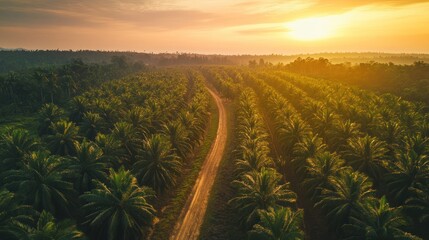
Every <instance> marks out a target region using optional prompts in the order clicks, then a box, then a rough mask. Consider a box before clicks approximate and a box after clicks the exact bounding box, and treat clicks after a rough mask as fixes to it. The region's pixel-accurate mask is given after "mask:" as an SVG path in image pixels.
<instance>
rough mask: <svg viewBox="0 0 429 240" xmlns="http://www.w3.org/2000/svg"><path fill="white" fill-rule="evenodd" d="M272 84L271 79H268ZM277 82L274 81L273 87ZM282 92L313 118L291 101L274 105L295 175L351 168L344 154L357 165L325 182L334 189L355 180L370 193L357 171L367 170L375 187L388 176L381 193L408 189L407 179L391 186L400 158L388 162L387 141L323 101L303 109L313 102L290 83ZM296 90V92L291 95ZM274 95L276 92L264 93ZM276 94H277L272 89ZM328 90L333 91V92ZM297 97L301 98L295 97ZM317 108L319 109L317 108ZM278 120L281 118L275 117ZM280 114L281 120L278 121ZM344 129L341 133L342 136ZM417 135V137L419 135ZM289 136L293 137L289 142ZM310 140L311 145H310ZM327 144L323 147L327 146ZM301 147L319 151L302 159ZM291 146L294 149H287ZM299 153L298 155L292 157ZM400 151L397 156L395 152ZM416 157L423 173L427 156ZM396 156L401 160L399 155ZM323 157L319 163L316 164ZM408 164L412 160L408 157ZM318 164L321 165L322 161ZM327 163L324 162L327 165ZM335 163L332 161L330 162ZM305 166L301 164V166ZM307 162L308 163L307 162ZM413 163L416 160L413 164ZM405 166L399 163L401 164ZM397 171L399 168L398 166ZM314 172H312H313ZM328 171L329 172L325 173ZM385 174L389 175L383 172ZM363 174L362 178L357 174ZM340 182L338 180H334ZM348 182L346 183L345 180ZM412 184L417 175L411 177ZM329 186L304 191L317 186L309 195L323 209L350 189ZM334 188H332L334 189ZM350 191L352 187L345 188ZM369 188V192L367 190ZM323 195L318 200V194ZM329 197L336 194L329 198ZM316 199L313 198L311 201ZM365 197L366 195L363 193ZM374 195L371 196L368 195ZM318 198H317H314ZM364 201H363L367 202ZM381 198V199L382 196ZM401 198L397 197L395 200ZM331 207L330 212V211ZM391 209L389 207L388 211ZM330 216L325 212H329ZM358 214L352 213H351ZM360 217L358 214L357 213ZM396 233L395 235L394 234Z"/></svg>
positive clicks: (352, 164)
mask: <svg viewBox="0 0 429 240" xmlns="http://www.w3.org/2000/svg"><path fill="white" fill-rule="evenodd" d="M264 75H265V76H267V75H268V74H267V73H264ZM286 80H288V79H286ZM268 82H270V81H268ZM285 82H287V81H285ZM285 85H286V84H285ZM277 86H278V85H277ZM280 89H281V90H282V93H284V94H285V95H286V96H288V99H290V97H291V96H294V97H295V98H294V99H293V100H292V102H294V103H295V104H294V105H295V107H296V108H297V109H302V114H303V116H304V117H305V116H306V113H307V114H308V113H311V112H312V113H313V116H312V117H307V119H308V120H307V121H308V122H310V123H311V124H307V123H306V121H304V120H302V119H300V117H299V114H297V112H296V111H295V110H294V107H292V105H290V106H289V107H286V109H283V110H281V109H277V111H276V114H275V116H276V118H277V119H276V122H277V123H278V127H279V131H278V133H279V135H280V139H283V140H282V142H286V143H287V146H285V150H286V151H285V154H288V153H289V154H288V155H289V159H291V161H292V162H293V166H294V167H295V168H296V169H295V170H296V171H297V172H300V174H299V176H306V174H302V173H305V172H307V173H312V172H313V173H316V175H318V174H320V173H321V172H320V171H321V170H323V169H324V170H328V169H326V167H328V166H329V168H332V167H334V166H336V167H335V168H336V169H333V171H332V172H350V171H351V170H350V168H348V167H345V166H344V161H343V160H341V159H340V158H338V156H342V157H344V158H345V159H346V163H347V165H349V166H352V167H353V169H355V170H356V171H358V172H354V173H353V174H351V173H347V174H345V175H339V176H337V177H336V178H334V180H329V182H334V184H332V186H334V188H336V187H339V186H340V185H341V184H343V185H344V184H352V183H359V184H358V185H360V186H361V188H360V189H359V190H360V191H361V192H365V191H368V192H369V193H370V195H369V196H373V195H374V193H373V190H371V187H370V185H371V183H370V184H366V185H365V184H364V183H367V182H369V181H370V180H369V179H368V178H367V177H365V176H364V175H362V174H361V172H363V173H366V174H368V175H369V176H370V177H371V179H372V180H374V181H375V182H376V183H377V185H378V186H380V183H379V181H380V178H381V175H382V176H383V178H385V179H386V180H385V181H386V182H387V183H386V185H387V186H388V191H387V192H381V193H382V194H387V195H388V196H391V195H394V194H395V193H397V192H401V193H404V192H407V189H408V188H409V185H408V184H407V183H405V182H402V184H403V185H402V186H397V187H395V186H394V185H395V184H394V182H395V180H394V178H396V179H398V177H399V176H400V175H398V174H395V170H393V169H392V168H395V165H397V163H398V162H403V161H394V162H390V161H388V160H387V159H388V155H387V152H388V148H387V147H386V145H387V144H386V143H385V142H383V141H380V140H378V139H377V138H376V137H370V136H365V135H363V134H362V133H361V132H360V131H359V129H358V127H357V124H355V123H353V122H350V120H345V122H342V121H341V120H342V118H341V117H342V115H336V114H335V113H332V112H330V109H327V108H326V107H325V106H324V105H322V104H318V105H317V106H318V108H315V109H314V111H305V109H311V107H312V106H310V108H309V107H306V106H303V104H304V103H311V100H312V99H308V97H307V98H306V97H305V96H306V94H302V93H299V90H296V91H294V90H291V89H294V88H293V86H290V84H289V85H288V88H287V90H288V91H286V90H285V89H286V88H280ZM291 91H292V92H295V93H291ZM268 92H270V94H271V95H272V94H273V92H275V91H274V90H272V91H268ZM274 94H275V93H274ZM331 94H332V93H331ZM298 96H300V98H298ZM269 97H270V96H267V95H266V96H265V99H269ZM277 99H281V97H277ZM284 102H285V100H284V99H283V100H276V101H274V102H273V104H274V105H278V106H284V105H286V104H285V103H284ZM316 109H317V110H316ZM291 116H298V117H291ZM279 118H280V119H279ZM281 118H283V119H281ZM311 129H314V130H315V132H316V133H317V134H318V135H319V136H321V137H322V138H321V139H318V137H315V136H314V135H313V134H312V131H311ZM342 133H344V134H342ZM419 136H420V135H419ZM291 140H292V141H291ZM309 143H311V144H309ZM325 143H326V144H327V145H325ZM412 145H413V146H414V144H412ZM302 147H305V148H308V147H311V148H308V150H311V152H313V153H314V151H315V150H316V149H318V151H320V152H321V155H320V156H318V155H314V154H313V155H314V156H311V157H310V158H309V157H308V156H304V158H302V157H300V156H299V155H300V154H302V150H303V149H302ZM325 149H330V150H334V151H337V152H338V154H339V155H338V154H335V153H334V154H331V153H326V152H325V153H323V152H324V151H325ZM291 150H292V151H291ZM405 151H406V153H407V154H406V155H408V156H409V155H410V154H412V152H413V151H411V152H410V151H409V150H405ZM295 154H298V155H295ZM398 155H399V154H398ZM398 155H395V156H398ZM297 157H298V158H297ZM420 158H423V159H422V160H421V161H420V164H419V166H423V168H420V167H419V169H422V171H419V172H420V173H422V172H425V171H426V170H424V169H425V168H424V166H425V164H426V162H427V160H424V159H427V158H426V156H425V155H420ZM399 159H400V158H399ZM320 161H321V162H320ZM408 162H410V161H408ZM321 163H322V164H321ZM326 164H328V165H326ZM332 164H334V165H332ZM303 165H304V166H303ZM306 165H307V166H306ZM412 165H415V164H412ZM402 166H403V164H402ZM396 169H398V168H396ZM314 171H315V172H314ZM328 172H329V171H328ZM386 172H387V173H388V174H387V173H386ZM352 175H355V177H353V178H352V179H348V178H347V176H352ZM358 175H362V176H358ZM324 178H325V179H328V178H329V177H327V176H326V175H325V176H324ZM404 178H406V177H405V176H403V177H402V179H404ZM321 180H323V179H318V180H317V179H316V180H315V181H314V180H312V179H311V178H310V179H306V178H305V177H304V178H301V179H300V181H302V182H303V183H304V185H305V183H311V182H315V183H320V181H321ZM338 180H340V181H338ZM345 180H347V181H346V182H344V181H345ZM411 180H412V181H413V182H414V181H415V180H416V179H411ZM418 182H419V183H420V185H425V184H427V183H426V182H425V180H424V179H421V180H420V181H418ZM332 186H331V187H326V186H320V185H319V184H318V185H316V187H314V186H311V184H310V186H307V187H308V189H313V190H318V192H317V193H316V194H314V193H313V194H312V198H313V199H314V201H315V203H316V204H315V206H321V207H322V206H325V207H322V208H325V209H326V206H327V205H328V206H329V204H328V203H329V202H332V201H339V200H338V199H337V198H338V197H344V196H339V195H338V192H341V191H342V192H343V193H345V192H346V190H347V189H346V188H345V187H351V186H347V185H344V186H343V187H339V188H337V189H334V190H333V189H332ZM335 186H336V187H335ZM362 186H367V190H364V189H363V188H362ZM349 190H350V189H349ZM371 192H372V193H371ZM318 195H321V196H322V197H320V196H319V197H320V198H319V199H321V200H320V201H318V200H317V199H318V198H317V196H318ZM332 196H335V197H334V198H332ZM315 197H316V199H315ZM362 197H365V196H362ZM372 198H373V197H371V199H372ZM394 199H395V201H392V202H393V203H395V204H397V203H398V198H394ZM317 201H318V202H317ZM365 201H366V200H365ZM384 201H385V200H384ZM399 201H400V200H399ZM328 209H329V210H330V212H329V213H330V214H335V216H336V218H335V219H336V220H338V217H339V221H337V223H343V224H344V222H347V221H346V220H349V218H350V217H347V219H346V218H341V215H338V214H339V213H336V212H335V211H334V209H332V208H329V207H328ZM333 211H334V212H333ZM392 211H393V210H392ZM328 217H329V215H328ZM354 218H356V217H354ZM360 218H362V217H360ZM335 219H333V221H332V222H333V223H335V221H334V220H335ZM397 234H399V233H397Z"/></svg>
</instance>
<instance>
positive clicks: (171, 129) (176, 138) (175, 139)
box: [162, 121, 192, 159]
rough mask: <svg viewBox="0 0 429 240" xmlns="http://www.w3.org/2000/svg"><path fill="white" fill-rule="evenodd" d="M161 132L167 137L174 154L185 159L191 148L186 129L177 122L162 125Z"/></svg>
mask: <svg viewBox="0 0 429 240" xmlns="http://www.w3.org/2000/svg"><path fill="white" fill-rule="evenodd" d="M162 132H163V133H164V134H165V135H166V136H168V137H169V139H170V143H171V145H172V147H173V148H174V151H175V153H176V154H177V155H178V156H180V157H181V158H182V159H185V158H186V156H187V155H188V154H189V153H190V152H191V148H192V146H191V143H190V139H189V133H188V131H187V129H186V127H185V126H183V125H182V123H181V122H179V121H170V122H168V123H166V124H164V125H163V131H162Z"/></svg>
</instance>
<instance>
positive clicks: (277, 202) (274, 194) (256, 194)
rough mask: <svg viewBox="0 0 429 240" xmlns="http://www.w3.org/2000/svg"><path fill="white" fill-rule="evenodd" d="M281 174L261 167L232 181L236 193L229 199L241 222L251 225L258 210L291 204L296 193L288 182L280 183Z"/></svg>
mask: <svg viewBox="0 0 429 240" xmlns="http://www.w3.org/2000/svg"><path fill="white" fill-rule="evenodd" d="M280 180H281V176H280V174H279V173H277V172H276V171H275V170H274V169H272V168H262V169H261V170H260V171H259V172H249V173H247V174H244V175H242V177H241V179H240V180H235V181H233V185H235V187H236V189H237V191H238V193H237V196H236V197H234V198H233V199H231V200H230V201H229V204H231V205H232V206H234V207H235V208H236V209H237V210H238V212H239V214H240V219H241V222H242V223H244V224H246V226H247V227H251V226H253V224H255V223H256V220H257V219H258V214H257V213H258V210H268V209H270V208H276V207H280V206H287V205H292V204H294V203H295V201H296V194H295V193H294V192H292V191H290V190H289V185H288V184H280Z"/></svg>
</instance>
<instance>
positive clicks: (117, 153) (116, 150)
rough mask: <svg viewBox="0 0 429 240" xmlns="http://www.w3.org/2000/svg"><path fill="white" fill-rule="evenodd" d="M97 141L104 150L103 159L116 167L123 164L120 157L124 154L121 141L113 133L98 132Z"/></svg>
mask: <svg viewBox="0 0 429 240" xmlns="http://www.w3.org/2000/svg"><path fill="white" fill-rule="evenodd" d="M95 143H96V144H97V146H98V147H99V148H101V150H102V151H103V156H102V158H103V161H104V162H106V163H108V164H109V165H110V166H113V167H114V168H115V169H117V168H119V166H120V165H121V161H120V159H121V158H122V157H123V156H124V152H123V151H122V149H121V142H120V141H119V140H118V139H116V138H115V136H113V135H112V134H107V135H106V134H101V133H100V134H98V135H97V137H96V138H95Z"/></svg>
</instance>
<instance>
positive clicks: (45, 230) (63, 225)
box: [24, 211, 87, 240]
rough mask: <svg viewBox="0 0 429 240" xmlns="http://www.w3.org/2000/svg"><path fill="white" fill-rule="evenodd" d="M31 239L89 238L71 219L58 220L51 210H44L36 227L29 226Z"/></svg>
mask: <svg viewBox="0 0 429 240" xmlns="http://www.w3.org/2000/svg"><path fill="white" fill-rule="evenodd" d="M26 230H27V233H26V235H27V236H26V237H25V238H24V239H29V240H72V239H73V240H74V239H76V240H77V239H82V240H84V239H87V238H86V237H85V235H84V234H83V232H81V231H79V230H78V229H77V228H76V225H75V224H74V223H73V221H72V220H70V219H65V220H62V221H60V222H57V221H56V220H55V218H54V217H53V216H52V214H50V213H49V212H46V211H42V213H41V214H40V216H39V219H38V220H37V223H36V226H35V227H34V228H32V227H31V228H27V229H26Z"/></svg>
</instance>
